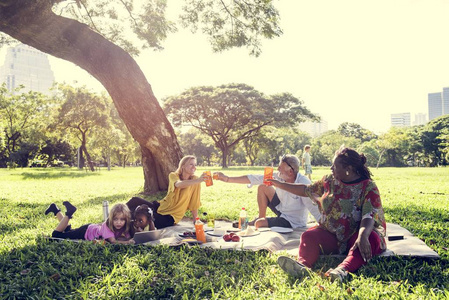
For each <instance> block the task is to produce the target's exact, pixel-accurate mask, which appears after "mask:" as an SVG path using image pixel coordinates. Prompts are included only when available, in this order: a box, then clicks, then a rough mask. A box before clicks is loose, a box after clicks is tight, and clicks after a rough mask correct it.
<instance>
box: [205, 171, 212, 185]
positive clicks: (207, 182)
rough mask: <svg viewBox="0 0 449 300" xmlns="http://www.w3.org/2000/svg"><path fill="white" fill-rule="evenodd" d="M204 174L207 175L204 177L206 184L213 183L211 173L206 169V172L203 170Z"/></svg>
mask: <svg viewBox="0 0 449 300" xmlns="http://www.w3.org/2000/svg"><path fill="white" fill-rule="evenodd" d="M204 174H206V175H207V178H206V186H211V185H213V184H214V182H213V181H212V175H211V174H210V171H206V172H204Z"/></svg>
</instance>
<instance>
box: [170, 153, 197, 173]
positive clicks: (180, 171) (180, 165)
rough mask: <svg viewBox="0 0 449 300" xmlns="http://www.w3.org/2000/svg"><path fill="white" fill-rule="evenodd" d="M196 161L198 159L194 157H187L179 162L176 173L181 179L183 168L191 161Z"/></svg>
mask: <svg viewBox="0 0 449 300" xmlns="http://www.w3.org/2000/svg"><path fill="white" fill-rule="evenodd" d="M191 159H194V160H196V157H195V156H194V155H186V156H184V157H183V158H181V160H180V161H179V165H178V169H177V170H176V171H175V173H176V174H178V175H179V177H180V178H181V175H182V168H183V167H184V166H185V165H186V164H187V163H188V162H189V161H190V160H191Z"/></svg>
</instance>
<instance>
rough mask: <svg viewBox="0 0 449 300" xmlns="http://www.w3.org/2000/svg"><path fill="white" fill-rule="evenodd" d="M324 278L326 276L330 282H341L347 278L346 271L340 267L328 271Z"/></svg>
mask: <svg viewBox="0 0 449 300" xmlns="http://www.w3.org/2000/svg"><path fill="white" fill-rule="evenodd" d="M326 276H328V277H329V278H330V280H331V281H332V282H334V281H337V282H343V281H344V280H345V278H346V276H348V271H346V270H345V269H343V268H342V267H336V268H335V269H329V270H328V271H327V272H326Z"/></svg>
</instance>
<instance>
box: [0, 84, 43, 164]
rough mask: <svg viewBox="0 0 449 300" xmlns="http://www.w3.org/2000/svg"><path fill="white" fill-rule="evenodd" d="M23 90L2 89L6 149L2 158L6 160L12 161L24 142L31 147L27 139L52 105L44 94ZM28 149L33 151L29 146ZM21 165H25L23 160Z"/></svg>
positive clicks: (0, 114) (0, 104) (0, 102)
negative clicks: (13, 155) (10, 90)
mask: <svg viewBox="0 0 449 300" xmlns="http://www.w3.org/2000/svg"><path fill="white" fill-rule="evenodd" d="M22 89H23V86H21V87H18V88H16V89H15V90H14V91H13V92H12V93H10V92H9V91H8V90H7V89H6V87H5V85H4V84H3V85H2V86H1V87H0V117H1V118H0V122H1V123H2V127H3V134H4V147H3V149H2V150H1V151H2V152H1V153H0V157H4V158H6V159H12V157H11V155H12V154H13V153H14V152H16V151H18V150H19V149H20V144H21V143H22V142H24V143H25V144H27V145H29V143H28V142H27V141H26V139H27V138H28V137H29V136H30V132H31V131H33V130H35V128H36V127H37V126H39V124H40V123H41V122H42V119H43V116H44V115H45V114H46V113H47V109H48V107H49V105H50V101H49V100H48V99H47V97H46V96H44V95H43V94H41V93H38V92H33V91H30V92H21V90H22ZM25 144H24V145H25ZM26 148H27V149H31V148H30V147H28V146H27V147H26ZM33 149H34V148H33ZM21 153H22V154H21V155H20V157H24V156H23V151H22V152H21ZM27 156H28V155H27ZM16 157H17V156H16ZM20 165H23V160H22V161H21V162H20Z"/></svg>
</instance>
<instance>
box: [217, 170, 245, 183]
mask: <svg viewBox="0 0 449 300" xmlns="http://www.w3.org/2000/svg"><path fill="white" fill-rule="evenodd" d="M214 175H215V176H218V178H217V179H218V180H221V181H224V182H229V183H246V184H249V183H251V181H249V179H248V176H246V175H243V176H236V177H229V176H226V175H225V174H223V173H221V172H215V173H214Z"/></svg>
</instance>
